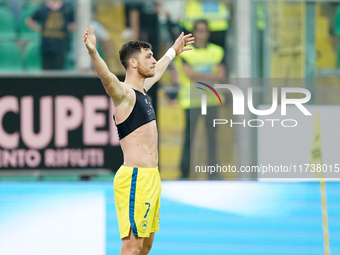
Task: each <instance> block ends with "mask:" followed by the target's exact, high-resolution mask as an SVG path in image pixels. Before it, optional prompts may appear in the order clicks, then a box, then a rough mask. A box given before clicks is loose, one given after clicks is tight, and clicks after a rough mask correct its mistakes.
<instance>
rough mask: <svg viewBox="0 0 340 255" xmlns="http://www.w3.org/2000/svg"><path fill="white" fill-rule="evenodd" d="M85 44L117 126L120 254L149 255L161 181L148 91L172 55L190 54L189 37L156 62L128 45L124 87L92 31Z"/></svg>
mask: <svg viewBox="0 0 340 255" xmlns="http://www.w3.org/2000/svg"><path fill="white" fill-rule="evenodd" d="M83 38H84V42H85V45H86V47H87V49H88V53H89V55H90V57H91V62H92V65H93V67H94V69H95V70H96V72H97V75H98V77H99V78H100V79H101V81H102V83H103V85H104V88H105V90H106V92H107V94H108V95H109V96H110V97H111V98H112V100H113V103H114V106H115V112H114V114H115V122H116V125H117V129H118V135H119V139H120V145H121V148H122V150H123V155H124V163H123V165H122V166H121V167H120V168H119V170H118V171H117V174H116V176H115V179H114V195H115V203H116V210H117V218H118V225H119V232H120V237H121V238H122V247H121V251H120V254H121V255H126V254H129V255H130V254H134V255H135V254H136V255H138V254H140V255H145V254H148V253H149V251H150V250H151V246H152V243H153V240H154V237H155V232H156V231H158V229H159V209H160V193H161V180H160V176H159V172H158V167H157V165H158V151H157V126H156V120H155V119H156V116H155V112H154V109H153V107H152V105H151V102H150V100H149V97H148V95H147V91H148V90H149V89H150V88H151V87H152V85H153V84H155V83H156V82H157V81H158V80H159V79H160V78H161V76H162V75H163V73H164V72H165V70H166V68H167V66H168V65H169V63H170V62H171V60H172V59H174V58H175V56H176V55H178V54H180V53H182V52H183V51H186V50H190V49H192V48H190V47H186V46H187V45H190V44H192V43H194V38H193V37H192V35H191V34H188V35H184V33H181V35H180V36H179V37H178V38H177V40H176V41H175V43H174V44H173V46H172V47H171V48H170V49H169V50H168V51H167V52H166V53H165V55H164V56H163V57H162V58H161V59H160V60H159V61H158V62H157V61H156V60H155V58H154V57H153V53H152V47H151V45H150V44H149V43H147V42H144V41H130V42H128V43H126V44H124V45H123V46H122V48H121V49H120V51H119V55H120V60H121V62H122V64H123V66H124V67H125V69H126V76H125V81H124V82H120V81H119V80H118V78H117V77H116V76H115V75H114V74H112V73H111V72H110V71H109V69H108V67H107V65H106V64H105V62H104V60H103V59H102V58H101V57H100V56H99V54H98V52H97V50H96V36H95V33H94V29H93V27H92V26H91V27H90V31H88V29H86V31H85V33H84V36H83Z"/></svg>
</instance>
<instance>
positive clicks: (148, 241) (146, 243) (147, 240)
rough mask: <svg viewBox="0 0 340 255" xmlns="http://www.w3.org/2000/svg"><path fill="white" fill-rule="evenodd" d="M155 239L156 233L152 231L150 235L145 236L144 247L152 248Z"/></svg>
mask: <svg viewBox="0 0 340 255" xmlns="http://www.w3.org/2000/svg"><path fill="white" fill-rule="evenodd" d="M154 239H155V233H150V236H149V237H145V238H144V241H143V248H146V249H151V247H152V244H153V241H154Z"/></svg>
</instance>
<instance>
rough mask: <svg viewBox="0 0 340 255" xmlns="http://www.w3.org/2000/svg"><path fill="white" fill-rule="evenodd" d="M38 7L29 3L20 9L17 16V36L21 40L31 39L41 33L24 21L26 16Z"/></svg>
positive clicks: (38, 36) (31, 14)
mask: <svg viewBox="0 0 340 255" xmlns="http://www.w3.org/2000/svg"><path fill="white" fill-rule="evenodd" d="M38 8H39V5H37V4H31V5H28V6H27V7H26V8H25V9H24V10H23V11H22V13H21V15H20V18H19V37H20V39H21V40H32V39H39V38H40V36H41V34H40V33H37V32H35V31H33V30H32V29H30V28H29V27H28V26H27V25H26V23H25V20H26V19H27V18H28V17H31V16H33V14H34V13H35V12H36V10H37V9H38Z"/></svg>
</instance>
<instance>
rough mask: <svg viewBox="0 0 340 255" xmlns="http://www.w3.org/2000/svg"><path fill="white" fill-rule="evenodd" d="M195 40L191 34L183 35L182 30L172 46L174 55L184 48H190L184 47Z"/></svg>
mask: <svg viewBox="0 0 340 255" xmlns="http://www.w3.org/2000/svg"><path fill="white" fill-rule="evenodd" d="M194 42H195V37H193V36H192V34H187V35H184V32H182V33H181V34H180V35H179V37H178V38H177V40H176V41H175V43H174V45H173V46H172V48H173V49H174V50H175V52H176V55H178V54H181V53H182V52H183V51H186V50H192V48H191V47H186V46H188V45H190V44H193V43H194Z"/></svg>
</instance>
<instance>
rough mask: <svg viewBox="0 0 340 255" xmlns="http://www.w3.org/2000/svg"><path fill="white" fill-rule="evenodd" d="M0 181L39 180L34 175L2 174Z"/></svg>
mask: <svg viewBox="0 0 340 255" xmlns="http://www.w3.org/2000/svg"><path fill="white" fill-rule="evenodd" d="M0 181H39V177H38V176H35V175H3V176H0Z"/></svg>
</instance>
